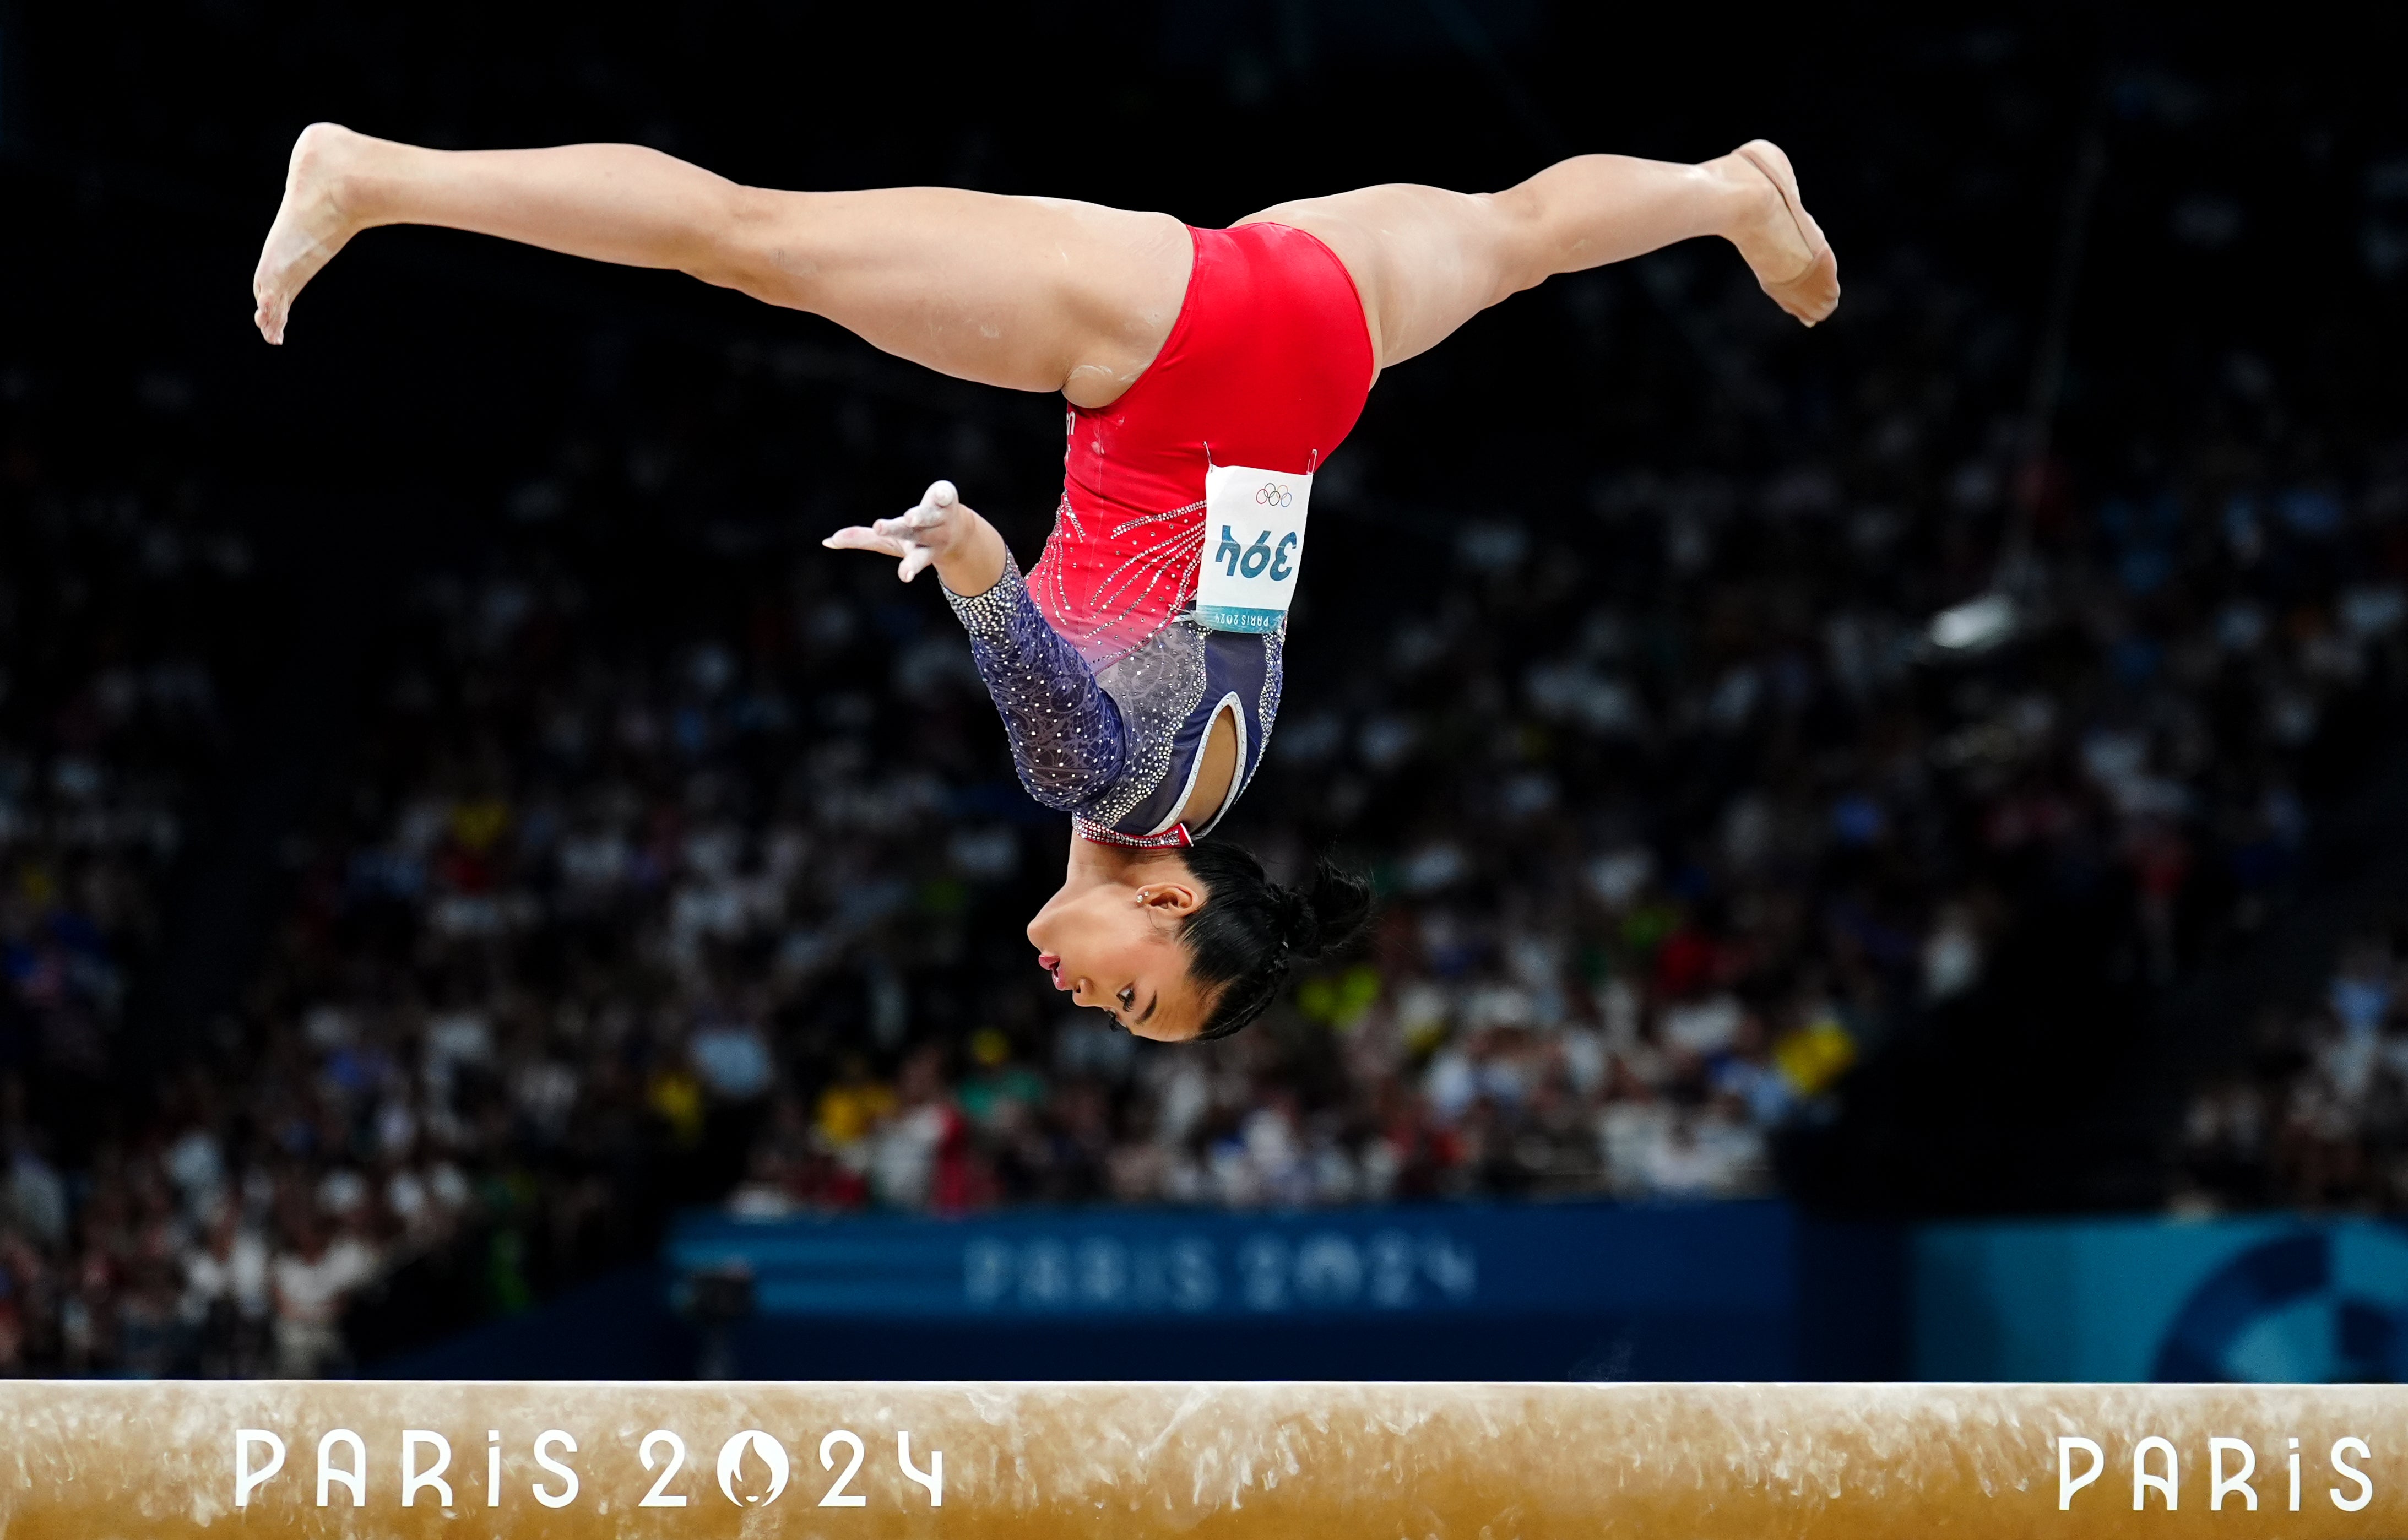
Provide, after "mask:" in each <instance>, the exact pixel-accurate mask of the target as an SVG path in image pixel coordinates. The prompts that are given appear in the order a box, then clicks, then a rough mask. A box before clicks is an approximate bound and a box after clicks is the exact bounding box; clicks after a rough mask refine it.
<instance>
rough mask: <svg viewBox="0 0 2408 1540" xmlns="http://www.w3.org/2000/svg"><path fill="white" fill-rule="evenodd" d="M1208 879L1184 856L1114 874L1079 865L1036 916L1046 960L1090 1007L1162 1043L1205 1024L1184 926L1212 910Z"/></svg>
mask: <svg viewBox="0 0 2408 1540" xmlns="http://www.w3.org/2000/svg"><path fill="white" fill-rule="evenodd" d="M1205 897H1206V892H1205V888H1204V885H1203V884H1201V883H1199V882H1197V880H1196V879H1195V878H1194V877H1193V876H1191V875H1189V874H1188V872H1187V870H1186V867H1185V865H1184V863H1183V862H1181V861H1179V860H1178V859H1177V858H1176V857H1175V856H1174V857H1172V858H1170V859H1169V860H1168V861H1154V860H1148V861H1142V862H1138V863H1133V864H1131V865H1130V866H1128V867H1126V868H1125V869H1124V870H1122V871H1118V872H1115V873H1113V874H1111V875H1101V874H1097V873H1082V872H1078V871H1073V873H1072V875H1071V878H1070V880H1069V881H1068V882H1066V883H1064V884H1063V885H1062V890H1061V891H1060V892H1058V893H1056V894H1054V897H1053V898H1052V899H1051V900H1048V901H1047V902H1046V905H1045V907H1044V908H1042V909H1040V910H1039V911H1038V912H1037V917H1036V918H1035V919H1033V920H1031V921H1029V922H1028V940H1029V943H1030V944H1031V945H1033V946H1035V947H1036V948H1037V965H1038V966H1039V968H1042V969H1044V970H1045V971H1047V972H1048V973H1050V974H1052V975H1053V978H1054V987H1055V988H1057V989H1062V990H1065V991H1068V994H1069V996H1070V998H1071V999H1072V1000H1076V1001H1077V1002H1078V1003H1080V1004H1081V1005H1092V1006H1094V1007H1096V1008H1097V1009H1098V1010H1100V1011H1103V1012H1106V1013H1107V1014H1109V1015H1111V1017H1112V1019H1113V1020H1115V1021H1117V1022H1119V1023H1120V1025H1122V1026H1123V1027H1125V1028H1126V1029H1128V1030H1130V1031H1132V1032H1135V1033H1136V1034H1137V1035H1138V1036H1140V1037H1150V1038H1153V1039H1154V1041H1156V1042H1158V1043H1183V1042H1185V1041H1186V1040H1187V1039H1189V1038H1192V1037H1194V1036H1195V1035H1196V1034H1197V1032H1198V1031H1199V1030H1201V1029H1202V1028H1203V1025H1204V1015H1205V1008H1206V1005H1207V1003H1208V1002H1207V1001H1206V1000H1205V999H1204V998H1203V994H1202V992H1201V991H1200V990H1199V989H1198V988H1197V985H1196V981H1195V980H1194V979H1193V978H1192V977H1190V976H1189V973H1188V968H1187V962H1188V957H1187V948H1186V947H1184V946H1183V945H1182V944H1180V941H1179V932H1180V928H1181V927H1182V926H1183V924H1184V923H1185V922H1186V919H1187V916H1188V915H1190V914H1195V913H1196V912H1197V910H1198V909H1200V908H1202V907H1203V904H1204V900H1205Z"/></svg>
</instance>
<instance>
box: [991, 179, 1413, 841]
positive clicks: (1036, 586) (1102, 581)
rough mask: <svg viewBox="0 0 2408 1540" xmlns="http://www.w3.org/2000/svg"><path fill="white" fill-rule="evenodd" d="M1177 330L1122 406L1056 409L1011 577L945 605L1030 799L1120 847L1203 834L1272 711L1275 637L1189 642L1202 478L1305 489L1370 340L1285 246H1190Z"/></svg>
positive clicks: (1332, 286)
mask: <svg viewBox="0 0 2408 1540" xmlns="http://www.w3.org/2000/svg"><path fill="white" fill-rule="evenodd" d="M1189 234H1190V236H1191V237H1192V238H1193V240H1194V242H1195V251H1196V260H1195V266H1194V268H1193V269H1192V270H1191V272H1190V273H1189V276H1188V281H1187V295H1186V299H1185V302H1184V304H1183V306H1182V307H1181V309H1180V313H1179V319H1178V321H1177V322H1176V323H1174V324H1172V326H1171V328H1170V335H1169V337H1168V338H1166V339H1165V341H1164V342H1163V345H1162V350H1161V352H1160V353H1157V354H1156V355H1155V356H1154V362H1153V363H1151V364H1150V365H1148V366H1147V367H1146V370H1145V372H1144V373H1143V374H1142V375H1140V377H1139V378H1138V381H1137V382H1136V383H1135V384H1133V385H1131V386H1130V387H1129V388H1128V390H1127V391H1125V392H1124V393H1123V394H1122V396H1121V397H1120V398H1119V399H1118V400H1116V401H1114V402H1113V403H1112V404H1111V405H1110V406H1108V407H1103V408H1100V409H1096V410H1088V409H1085V408H1080V407H1073V408H1071V409H1070V413H1069V449H1068V454H1067V455H1066V456H1065V467H1064V476H1063V487H1062V501H1061V503H1060V505H1059V506H1058V507H1057V508H1056V510H1055V511H1054V532H1053V534H1052V536H1051V537H1050V538H1049V539H1048V540H1046V542H1045V552H1044V554H1043V555H1042V556H1040V557H1039V560H1038V563H1037V566H1036V568H1035V569H1033V570H1032V571H1031V572H1029V573H1028V575H1027V576H1026V578H1025V579H1024V578H1023V577H1022V575H1021V572H1020V569H1019V567H1018V565H1017V564H1016V563H1012V564H1008V565H1007V568H1006V570H1005V572H1004V576H1003V580H1002V581H1001V582H999V583H996V585H995V587H993V588H992V589H989V590H988V591H987V592H986V593H983V594H980V595H977V596H975V597H969V598H964V597H961V596H959V595H954V594H951V593H948V594H947V596H946V597H947V599H948V600H949V601H950V602H951V603H952V605H953V610H954V612H955V613H956V614H958V615H959V616H960V617H961V619H962V624H963V626H964V627H965V628H966V629H967V630H968V633H969V637H970V649H971V653H972V655H974V656H975V657H976V658H977V660H978V667H979V673H980V674H981V676H982V677H983V678H984V679H985V681H986V684H987V690H988V693H989V694H990V695H992V696H993V697H994V698H995V703H996V710H997V711H998V712H1000V713H1001V714H1002V716H1003V722H1004V727H1005V730H1006V732H1007V734H1008V735H1009V736H1010V738H1011V751H1012V758H1013V762H1014V763H1015V764H1016V765H1017V766H1018V767H1019V770H1020V779H1021V782H1022V784H1025V786H1026V787H1027V788H1028V792H1029V795H1030V796H1032V797H1035V798H1036V799H1038V800H1039V802H1042V803H1044V804H1045V805H1046V806H1048V807H1053V808H1059V809H1061V810H1063V811H1065V812H1068V813H1073V814H1075V815H1076V816H1077V818H1078V820H1079V825H1080V828H1081V830H1082V832H1083V833H1086V834H1087V835H1089V836H1090V837H1091V838H1097V839H1105V840H1110V841H1113V842H1135V843H1162V844H1170V843H1183V842H1186V841H1187V840H1188V839H1190V838H1191V837H1193V836H1197V835H1201V834H1203V833H1205V832H1208V831H1209V830H1210V829H1211V828H1212V827H1213V826H1214V825H1215V824H1217V823H1218V822H1219V821H1220V819H1221V817H1222V816H1223V815H1225V814H1226V813H1227V812H1228V810H1229V808H1230V807H1231V806H1233V805H1234V804H1235V803H1236V802H1237V799H1238V797H1239V795H1240V793H1242V792H1243V791H1244V789H1245V786H1246V784H1247V783H1248V782H1250V781H1251V780H1252V779H1253V778H1254V770H1255V769H1256V767H1257V766H1259V765H1260V764H1261V762H1262V754H1263V749H1264V747H1265V745H1267V744H1268V743H1269V741H1270V731H1271V722H1272V719H1273V717H1274V716H1275V715H1276V714H1277V713H1278V711H1279V697H1280V685H1281V679H1282V649H1283V644H1284V642H1285V640H1286V634H1285V630H1284V627H1283V628H1282V629H1281V630H1280V631H1276V632H1272V633H1269V634H1268V635H1254V634H1244V633H1238V632H1227V631H1206V630H1204V629H1203V628H1201V627H1200V626H1197V625H1196V623H1195V621H1194V619H1193V612H1194V607H1195V598H1196V580H1197V565H1198V561H1199V558H1200V556H1201V554H1202V551H1203V544H1204V501H1203V499H1204V473H1205V471H1206V469H1207V468H1209V467H1210V466H1212V465H1216V464H1217V465H1247V466H1259V467H1262V468H1266V469H1273V470H1287V471H1291V472H1296V473H1302V472H1306V471H1309V470H1312V469H1313V468H1315V466H1316V465H1317V464H1318V463H1319V462H1321V461H1326V459H1327V458H1328V457H1329V454H1330V453H1331V452H1332V451H1334V450H1335V449H1337V447H1338V445H1339V444H1340V441H1342V440H1343V439H1345V437H1346V435H1347V433H1348V432H1349V431H1350V430H1351V429H1352V428H1353V427H1354V425H1355V419H1356V418H1357V417H1358V416H1359V415H1361V413H1362V410H1363V402H1364V399H1365V397H1366V396H1368V395H1369V391H1370V386H1371V377H1372V353H1371V339H1370V333H1369V329H1368V327H1367V326H1366V324H1365V323H1364V319H1363V306H1362V302H1361V300H1360V299H1359V298H1358V297H1357V296H1356V294H1355V283H1354V280H1353V279H1352V278H1351V277H1349V276H1348V274H1347V272H1346V269H1345V267H1344V266H1342V265H1341V264H1340V262H1339V260H1338V258H1337V255H1336V254H1335V253H1334V252H1331V251H1330V250H1329V248H1328V247H1326V246H1324V245H1323V244H1322V243H1321V242H1320V241H1319V240H1316V239H1315V238H1313V237H1312V236H1309V235H1307V234H1305V233H1304V232H1303V231H1301V230H1297V229H1295V228H1293V227H1291V226H1288V225H1283V224H1268V223H1256V224H1241V225H1239V226H1237V227H1235V228H1234V229H1228V230H1195V229H1191V230H1190V232H1189ZM1224 710H1228V711H1230V712H1233V714H1234V716H1235V718H1236V723H1237V727H1238V742H1239V764H1238V771H1237V775H1236V777H1235V779H1234V781H1233V783H1232V784H1231V787H1230V794H1229V796H1228V797H1227V798H1226V799H1224V800H1223V802H1222V805H1221V807H1220V809H1219V810H1218V811H1216V812H1215V813H1213V815H1212V816H1211V818H1210V819H1208V820H1206V821H1205V823H1204V824H1203V826H1202V827H1201V828H1197V829H1194V830H1190V829H1188V828H1186V827H1185V826H1183V825H1182V824H1181V823H1180V822H1179V813H1180V810H1181V809H1182V808H1183V806H1185V804H1186V801H1187V797H1188V794H1189V791H1190V789H1191V788H1192V784H1193V781H1194V777H1195V774H1196V768H1197V760H1198V759H1199V757H1200V756H1201V754H1202V750H1203V746H1204V742H1205V739H1206V734H1207V732H1208V730H1209V729H1210V727H1211V721H1212V718H1213V717H1214V716H1215V715H1216V714H1218V713H1219V712H1222V711H1224Z"/></svg>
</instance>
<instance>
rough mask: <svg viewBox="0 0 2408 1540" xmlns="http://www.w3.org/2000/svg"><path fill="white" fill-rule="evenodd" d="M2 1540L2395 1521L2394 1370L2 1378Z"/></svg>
mask: <svg viewBox="0 0 2408 1540" xmlns="http://www.w3.org/2000/svg"><path fill="white" fill-rule="evenodd" d="M0 1533H5V1535H6V1536H7V1540H111V1537H124V1540H136V1537H145V1536H171V1535H172V1536H188V1535H190V1536H198V1535H209V1536H212V1537H221V1540H222V1537H227V1536H236V1535H246V1534H262V1535H276V1536H279V1537H284V1536H290V1537H308V1536H318V1535H380V1536H419V1535H452V1536H458V1537H462V1540H466V1537H470V1536H475V1537H479V1540H482V1537H486V1536H495V1537H522V1536H523V1537H527V1540H538V1537H541V1540H606V1537H607V1540H647V1537H654V1536H657V1537H661V1540H686V1537H689V1536H691V1537H695V1540H704V1537H712V1536H737V1535H744V1536H768V1535H773V1534H774V1535H795V1536H813V1537H821V1536H824V1537H832V1540H851V1537H856V1536H857V1537H865V1540H866V1537H871V1536H900V1535H928V1536H959V1537H962V1540H1007V1537H1010V1540H1019V1537H1027V1540H1038V1537H1042V1540H1063V1537H1067V1536H1087V1535H1098V1536H1100V1535H1111V1536H1115V1537H1129V1536H1172V1535H1176V1536H1181V1537H1183V1540H1212V1537H1226V1540H1253V1537H1261V1540H1273V1537H1278V1540H1341V1537H1346V1540H1351V1537H1356V1536H1360V1537H1364V1540H1403V1537H1412V1540H1420V1537H1423V1536H1441V1537H1447V1540H1455V1537H1463V1540H1473V1537H1480V1536H1486V1537H1491V1540H1507V1537H1509V1536H1515V1535H1531V1536H1555V1535H1564V1536H1597V1535H1616V1536H1619V1535H1642V1536H1655V1535H1662V1536H1668V1537H1670V1536H1678V1537H1681V1540H1726V1537H1727V1540H1773V1537H1777V1536H1794V1537H1807V1536H1812V1537H1816V1540H1823V1537H1828V1540H1890V1537H1896V1540H1907V1537H1910V1536H1911V1537H1913V1540H1928V1537H1930V1536H1934V1535H1945V1536H1951V1537H1986V1536H1997V1537H1999V1540H2007V1537H2010V1536H2012V1537H2014V1540H2028V1537H2032V1536H2058V1535H2061V1536H2066V1537H2068V1540H2103V1537H2107V1536H2125V1535H2130V1536H2149V1537H2152V1540H2174V1537H2178V1536H2192V1535H2200V1536H2206V1535H2234V1536H2242V1535H2259V1534H2265V1535H2273V1534H2281V1535H2286V1536H2300V1537H2308V1536H2323V1535H2355V1536H2364V1537H2368V1540H2375V1537H2396V1536H2400V1535H2402V1534H2408V1389H2391V1388H2384V1387H2333V1388H2324V1387H2239V1386H2031V1385H2007V1386H1990V1385H1983V1386H1962V1385H1959V1386H1897V1385H1410V1384H1406V1385H1384V1384H1383V1385H1353V1384H1346V1385H1318V1384H1303V1383H1297V1384H1272V1385H1252V1384H1246V1385H1211V1384H1204V1385H1175V1384H1043V1385H1023V1384H968V1383H965V1384H843V1383H839V1384H739V1385H724V1384H715V1385H695V1384H658V1385H652V1384H576V1383H572V1384H500V1383H493V1384H484V1383H465V1382H446V1383H425V1384H412V1383H398V1382H396V1383H377V1382H319V1383H302V1382H278V1381H247V1382H231V1383H195V1382H157V1383H141V1384H136V1383H116V1382H93V1381H74V1382H17V1383H11V1384H0Z"/></svg>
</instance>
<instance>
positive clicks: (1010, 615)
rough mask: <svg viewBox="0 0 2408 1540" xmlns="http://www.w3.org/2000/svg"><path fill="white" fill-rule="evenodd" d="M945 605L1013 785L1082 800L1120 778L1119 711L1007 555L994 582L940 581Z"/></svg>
mask: <svg viewBox="0 0 2408 1540" xmlns="http://www.w3.org/2000/svg"><path fill="white" fill-rule="evenodd" d="M938 586H939V587H940V588H942V587H943V586H944V585H943V584H942V583H939V584H938ZM945 602H946V603H948V604H950V605H952V606H953V613H954V614H955V615H957V616H959V617H960V619H961V623H962V629H964V630H965V631H968V633H969V638H970V655H971V657H973V658H974V659H976V660H977V663H978V671H979V677H980V678H982V679H983V680H985V681H986V689H987V694H989V695H991V696H993V697H994V698H995V709H996V712H999V713H1000V714H1001V715H1002V717H1003V730H1004V731H1005V733H1007V734H1008V735H1010V737H1011V759H1012V763H1013V764H1014V765H1015V766H1017V767H1018V768H1019V770H1020V784H1022V785H1024V786H1026V787H1027V788H1028V795H1029V796H1031V797H1034V798H1036V799H1038V800H1039V802H1042V803H1044V804H1045V805H1046V806H1047V807H1049V808H1059V809H1060V810H1062V811H1063V812H1065V813H1075V812H1077V811H1079V810H1080V809H1081V808H1083V807H1085V806H1086V805H1087V804H1088V803H1090V802H1092V801H1093V800H1094V799H1096V798H1097V796H1098V795H1099V794H1101V793H1102V792H1103V791H1104V790H1105V788H1107V787H1108V786H1110V785H1111V784H1112V783H1113V781H1115V780H1116V779H1118V778H1119V776H1120V773H1121V766H1122V762H1123V760H1124V758H1125V756H1126V753H1127V737H1126V734H1125V733H1124V732H1123V730H1122V727H1121V713H1120V708H1119V707H1118V706H1116V705H1114V704H1113V703H1112V698H1111V696H1109V695H1106V694H1105V693H1104V689H1103V686H1102V685H1100V684H1097V683H1096V676H1095V672H1094V670H1092V669H1089V668H1088V667H1087V660H1086V659H1084V658H1082V657H1081V656H1080V655H1079V654H1078V650H1077V649H1076V648H1073V647H1072V646H1071V645H1070V644H1069V642H1068V641H1066V640H1063V638H1062V634H1061V633H1060V632H1058V631H1056V630H1054V627H1053V626H1051V625H1049V624H1048V623H1047V622H1046V619H1045V617H1044V615H1043V614H1041V613H1039V611H1038V608H1037V602H1036V600H1034V599H1033V598H1031V597H1029V595H1028V584H1027V583H1025V581H1024V580H1023V579H1022V577H1021V575H1020V564H1019V563H1018V562H1016V561H1014V560H1012V559H1011V554H1009V553H1007V554H1005V556H1004V559H1003V576H1002V577H1001V578H1000V579H998V580H997V581H996V585H995V586H994V587H992V588H990V589H988V590H987V591H986V592H985V593H983V594H981V595H978V596H977V597H974V598H964V597H961V596H960V595H959V594H956V593H954V592H953V590H951V589H949V588H948V589H945Z"/></svg>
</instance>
